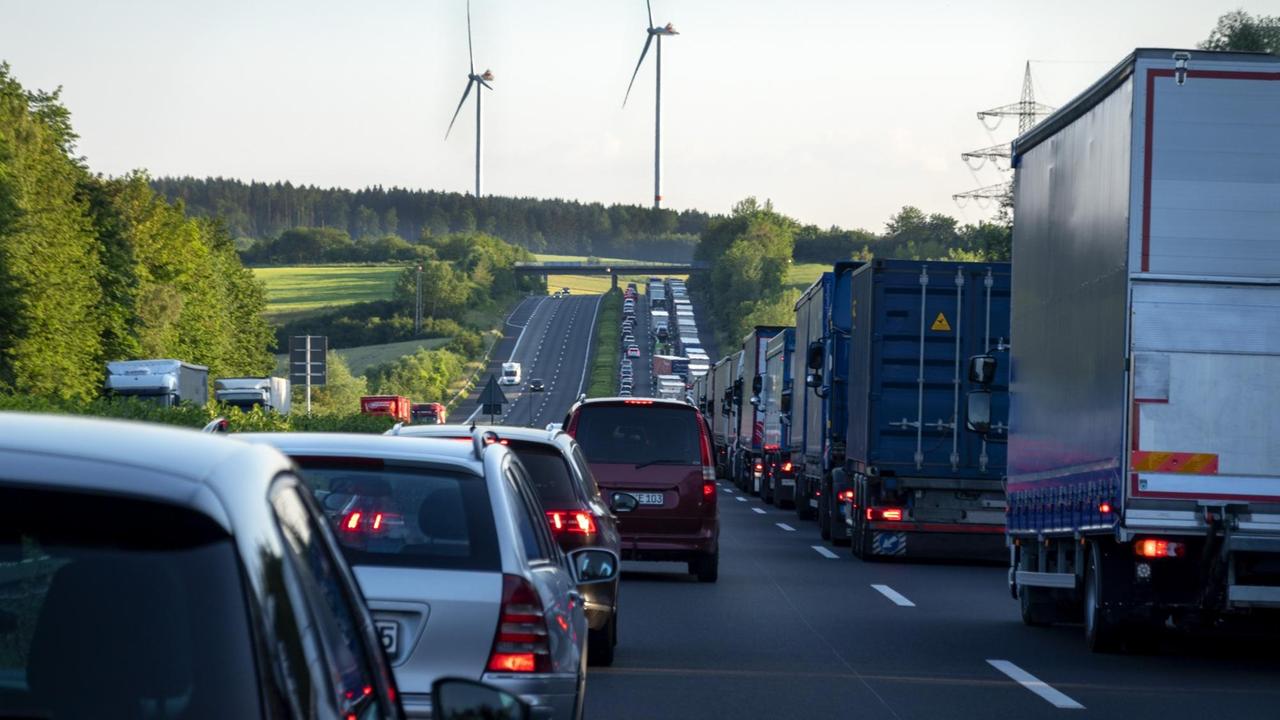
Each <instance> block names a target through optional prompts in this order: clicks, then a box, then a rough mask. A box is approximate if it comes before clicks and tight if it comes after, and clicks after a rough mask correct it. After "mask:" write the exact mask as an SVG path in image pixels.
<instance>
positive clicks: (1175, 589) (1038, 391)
mask: <svg viewBox="0 0 1280 720" xmlns="http://www.w3.org/2000/svg"><path fill="white" fill-rule="evenodd" d="M1277 108H1280V58H1277V57H1275V56H1271V55H1264V54H1243V53H1215V52H1201V51H1196V50H1191V51H1171V50H1137V51H1135V52H1134V53H1132V54H1131V55H1129V56H1128V57H1127V58H1125V59H1124V60H1123V61H1122V62H1121V63H1120V64H1119V65H1117V66H1116V67H1115V68H1114V69H1112V70H1111V71H1110V72H1109V73H1108V74H1107V75H1105V76H1104V77H1102V78H1101V79H1100V80H1099V81H1098V82H1097V83H1095V84H1094V85H1093V86H1092V87H1090V88H1089V89H1088V90H1086V91H1085V92H1084V93H1083V94H1082V95H1080V96H1079V97H1077V98H1075V99H1074V100H1072V101H1071V102H1070V103H1069V104H1068V105H1066V106H1065V107H1063V108H1062V109H1061V110H1059V111H1057V112H1056V113H1055V114H1053V115H1052V116H1050V117H1049V118H1048V119H1046V120H1045V121H1044V122H1043V123H1041V124H1040V125H1038V126H1036V127H1035V128H1033V129H1031V130H1029V131H1028V132H1026V133H1024V134H1023V135H1021V136H1020V137H1019V138H1018V139H1017V140H1016V141H1015V143H1014V146H1013V166H1014V168H1015V172H1016V174H1015V186H1014V190H1015V192H1014V208H1015V214H1014V217H1015V222H1014V228H1013V308H1012V348H1011V350H1010V351H1009V354H1008V356H1007V357H1006V356H1002V355H1003V354H1002V353H999V352H997V353H993V354H990V355H987V356H981V357H975V358H974V359H973V363H972V365H971V367H970V372H971V373H972V374H973V375H974V376H975V377H978V378H980V379H986V378H987V377H989V376H990V374H991V373H990V366H991V365H992V363H993V362H994V363H996V364H997V366H998V365H999V364H1006V365H1009V366H1011V367H1012V368H1013V375H1012V378H1011V382H1010V387H1009V390H1010V392H1009V397H1010V402H1009V428H1008V458H1009V461H1008V483H1007V489H1008V501H1009V515H1008V519H1007V524H1008V541H1009V548H1010V556H1009V558H1010V565H1011V568H1010V574H1009V577H1010V589H1011V591H1012V593H1013V594H1014V596H1015V597H1016V598H1017V599H1018V600H1019V601H1020V605H1021V612H1022V619H1023V621H1024V622H1026V623H1027V624H1029V625H1043V624H1047V623H1052V622H1055V621H1059V620H1067V619H1073V618H1075V617H1080V616H1083V619H1084V634H1085V638H1086V640H1087V643H1088V645H1089V647H1090V648H1092V649H1093V650H1095V651H1109V650H1115V649H1117V648H1122V647H1129V646H1132V645H1133V644H1134V643H1137V644H1143V643H1144V641H1149V640H1150V639H1151V637H1152V636H1153V634H1154V633H1156V632H1157V631H1158V630H1159V629H1160V628H1163V627H1167V626H1169V625H1175V626H1183V625H1185V626H1197V625H1205V624H1208V625H1229V624H1231V623H1232V622H1233V621H1236V620H1238V619H1252V618H1259V617H1265V616H1268V614H1270V615H1269V617H1270V618H1271V619H1274V618H1275V615H1274V613H1275V612H1276V610H1277V609H1278V608H1280V452H1278V450H1277V449H1278V448H1280V439H1278V437H1277V435H1276V429H1277V428H1280V402H1277V399H1280V205H1277V203H1276V198H1277V197H1280V164H1278V163H1276V162H1275V158H1276V157H1277V155H1280V126H1277V124H1276V113H1277ZM996 394H998V393H992V394H986V393H985V392H983V391H977V392H975V393H973V394H972V395H971V396H970V402H969V423H970V426H971V427H972V428H973V429H974V430H976V431H980V432H986V433H996V434H999V433H1000V432H1001V430H1002V429H1001V428H999V427H998V423H995V422H992V421H991V418H990V413H989V412H987V406H988V405H989V404H990V400H991V398H992V397H993V396H994V395H996Z"/></svg>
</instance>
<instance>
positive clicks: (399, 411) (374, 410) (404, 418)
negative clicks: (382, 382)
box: [360, 395, 413, 423]
mask: <svg viewBox="0 0 1280 720" xmlns="http://www.w3.org/2000/svg"><path fill="white" fill-rule="evenodd" d="M412 406H413V403H411V402H410V401H409V398H407V397H405V396H403V395H365V396H364V397H362V398H360V412H361V413H363V414H365V415H388V416H390V417H393V418H395V419H396V420H398V421H400V422H403V423H407V422H410V420H411V419H412Z"/></svg>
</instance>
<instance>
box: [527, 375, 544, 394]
mask: <svg viewBox="0 0 1280 720" xmlns="http://www.w3.org/2000/svg"><path fill="white" fill-rule="evenodd" d="M545 389H546V385H545V384H544V383H543V382H542V380H541V379H540V378H534V379H532V380H530V381H529V391H530V392H542V391H543V390H545Z"/></svg>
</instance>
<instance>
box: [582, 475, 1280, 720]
mask: <svg viewBox="0 0 1280 720" xmlns="http://www.w3.org/2000/svg"><path fill="white" fill-rule="evenodd" d="M719 498H720V505H721V508H720V510H721V523H722V524H721V535H720V552H721V556H720V579H719V582H718V583H716V584H700V583H698V582H696V581H695V580H694V579H693V578H692V577H691V576H689V575H687V574H686V573H685V567H684V566H683V565H681V564H675V563H630V562H628V563H624V572H623V580H622V588H621V595H620V614H619V623H620V624H619V644H618V651H617V658H616V660H615V662H614V665H613V666H612V667H609V668H594V667H593V668H591V670H590V673H589V675H588V682H587V717H588V718H592V719H594V720H602V719H613V720H631V719H635V720H641V719H644V720H649V719H652V718H667V719H676V718H691V719H693V718H699V719H701V718H752V719H754V718H762V719H765V718H806V719H809V718H824V719H828V718H829V719H834V718H913V719H914V718H920V719H925V718H927V719H930V720H937V719H940V718H947V719H951V718H966V719H967V718H981V719H983V720H987V719H989V718H1000V719H1005V718H1007V719H1009V720H1023V719H1025V718H1058V717H1096V718H1117V719H1119V718H1123V719H1124V720H1137V719H1140V718H1159V719H1160V720H1172V719H1175V718H1194V719H1195V720H1205V719H1206V718H1278V717H1280V653H1277V652H1276V650H1275V644H1274V640H1270V641H1268V640H1264V639H1254V640H1225V639H1221V638H1217V639H1212V638H1206V637H1199V638H1194V639H1189V638H1186V637H1171V638H1166V639H1165V641H1164V642H1163V643H1162V645H1161V647H1160V648H1159V649H1158V650H1156V651H1154V652H1152V653H1150V654H1145V655H1095V654H1092V653H1090V652H1089V651H1088V649H1087V648H1086V647H1085V644H1084V639H1083V631H1082V629H1081V628H1080V627H1079V626H1059V627H1052V628H1031V627H1026V626H1024V625H1023V624H1022V622H1021V620H1019V616H1018V608H1017V604H1016V602H1015V601H1014V600H1012V599H1010V597H1009V593H1008V590H1007V587H1006V575H1005V570H1004V569H1003V568H998V567H990V566H986V567H984V566H970V565H957V564H949V565H947V564H920V563H915V564H901V563H887V562H876V563H866V562H862V561H860V560H857V559H856V558H854V557H853V556H852V555H851V554H850V552H849V549H848V548H833V547H831V546H829V545H825V544H824V543H823V542H822V541H821V540H820V539H819V538H818V531H817V527H816V526H815V525H814V524H813V523H812V522H800V521H797V520H796V517H795V513H794V512H793V511H791V510H786V511H782V510H778V509H775V508H773V507H772V506H768V505H765V504H763V503H762V502H760V501H759V500H758V499H756V498H743V497H742V495H741V493H739V492H738V491H737V490H736V489H735V488H733V485H732V483H730V482H728V481H722V482H721V489H720V493H719ZM1019 681H1021V682H1019Z"/></svg>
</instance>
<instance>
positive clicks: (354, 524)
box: [342, 510, 363, 532]
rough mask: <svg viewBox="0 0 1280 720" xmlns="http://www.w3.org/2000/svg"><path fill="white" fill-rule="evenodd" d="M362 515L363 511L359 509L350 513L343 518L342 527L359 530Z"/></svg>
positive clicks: (347, 529) (354, 530)
mask: <svg viewBox="0 0 1280 720" xmlns="http://www.w3.org/2000/svg"><path fill="white" fill-rule="evenodd" d="M362 517H363V513H361V512H360V511H359V510H357V511H355V512H352V513H348V514H347V516H346V517H345V518H343V520H342V529H343V530H346V531H348V532H359V530H360V519H361V518H362Z"/></svg>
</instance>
